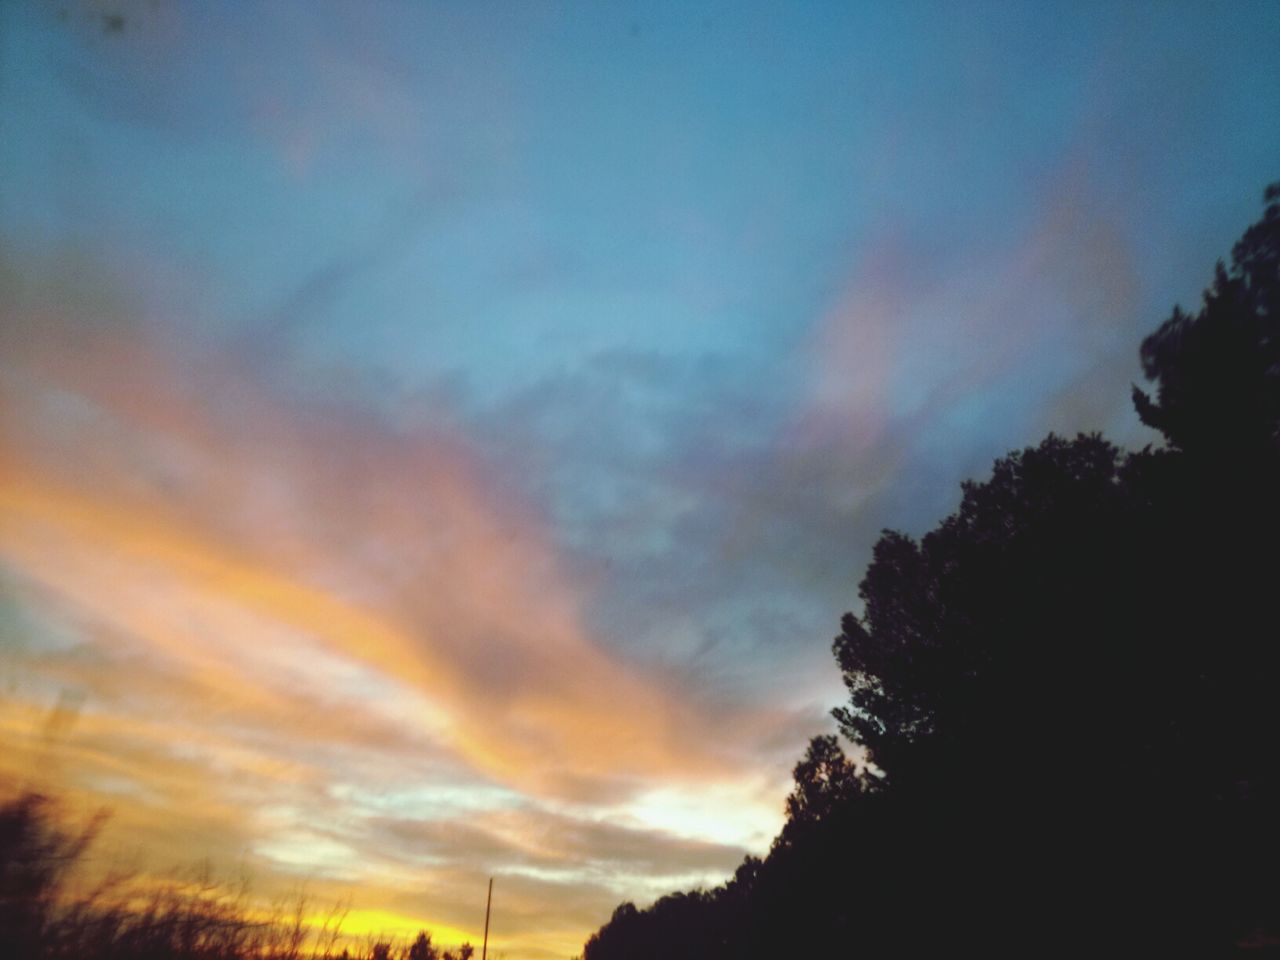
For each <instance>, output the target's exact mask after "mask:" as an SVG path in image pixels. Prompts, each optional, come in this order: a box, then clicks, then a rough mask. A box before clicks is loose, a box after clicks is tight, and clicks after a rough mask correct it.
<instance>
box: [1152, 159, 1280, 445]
mask: <svg viewBox="0 0 1280 960" xmlns="http://www.w3.org/2000/svg"><path fill="white" fill-rule="evenodd" d="M1265 202H1266V204H1267V206H1266V210H1265V212H1264V214H1263V218H1262V220H1260V221H1259V222H1258V223H1256V224H1254V225H1253V226H1252V227H1250V228H1249V229H1248V230H1247V231H1246V232H1245V234H1244V236H1243V237H1241V238H1240V241H1239V242H1238V243H1237V244H1236V245H1235V247H1234V249H1233V250H1232V252H1231V267H1230V269H1229V270H1228V269H1227V267H1226V266H1225V265H1224V264H1223V263H1222V262H1221V261H1219V263H1218V266H1217V269H1216V271H1215V274H1214V280H1213V285H1212V286H1211V287H1210V288H1209V289H1207V290H1206V291H1205V292H1204V298H1203V303H1202V305H1201V307H1200V310H1199V311H1198V312H1197V313H1196V314H1194V315H1192V314H1187V313H1184V312H1183V311H1182V310H1180V309H1179V308H1177V307H1175V308H1174V310H1173V314H1172V316H1170V317H1169V319H1168V320H1166V321H1165V322H1164V323H1163V324H1162V325H1161V326H1160V328H1159V329H1158V330H1156V331H1155V332H1154V333H1152V334H1151V335H1150V336H1149V337H1147V338H1146V339H1145V340H1144V341H1143V342H1142V351H1141V356H1142V367H1143V372H1144V373H1145V374H1146V376H1147V379H1148V380H1153V381H1155V383H1156V398H1155V399H1154V400H1153V399H1152V398H1151V397H1150V396H1148V395H1147V394H1146V393H1145V392H1144V391H1142V390H1140V389H1138V388H1137V387H1136V386H1135V387H1134V388H1133V400H1134V405H1135V406H1136V407H1137V410H1138V415H1139V416H1140V417H1141V418H1142V422H1143V423H1145V424H1147V425H1148V426H1151V427H1154V428H1155V429H1157V430H1159V431H1160V432H1161V433H1163V434H1164V435H1165V437H1166V439H1167V440H1168V441H1169V443H1170V444H1171V445H1172V446H1174V447H1176V448H1178V449H1181V450H1185V451H1188V452H1204V453H1206V454H1208V455H1211V456H1219V457H1221V456H1227V455H1238V454H1239V453H1241V452H1244V453H1246V454H1252V455H1257V454H1259V453H1261V452H1263V451H1270V452H1271V453H1272V454H1274V453H1275V451H1276V450H1277V448H1278V447H1280V183H1275V184H1272V185H1271V186H1270V187H1268V188H1267V190H1266V193H1265Z"/></svg>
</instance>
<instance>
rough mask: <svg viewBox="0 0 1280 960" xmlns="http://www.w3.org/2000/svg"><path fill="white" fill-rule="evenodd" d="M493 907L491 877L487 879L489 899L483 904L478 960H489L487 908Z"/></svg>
mask: <svg viewBox="0 0 1280 960" xmlns="http://www.w3.org/2000/svg"><path fill="white" fill-rule="evenodd" d="M491 906H493V877H490V878H489V899H488V900H486V901H485V902H484V946H482V947H481V948H480V960H489V908H490V907H491Z"/></svg>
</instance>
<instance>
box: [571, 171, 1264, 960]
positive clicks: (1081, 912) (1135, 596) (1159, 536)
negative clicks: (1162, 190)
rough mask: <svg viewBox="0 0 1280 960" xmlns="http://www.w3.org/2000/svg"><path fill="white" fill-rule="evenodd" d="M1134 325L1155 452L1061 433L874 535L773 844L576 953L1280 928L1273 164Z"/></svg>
mask: <svg viewBox="0 0 1280 960" xmlns="http://www.w3.org/2000/svg"><path fill="white" fill-rule="evenodd" d="M1266 201H1267V206H1266V211H1265V214H1264V216H1263V219H1262V220H1261V221H1260V222H1259V223H1257V224H1255V225H1254V226H1252V227H1251V228H1250V229H1249V230H1248V231H1247V232H1246V233H1245V234H1244V236H1243V238H1242V239H1241V240H1240V242H1239V243H1238V244H1237V245H1236V247H1235V249H1234V251H1233V253H1232V263H1231V266H1230V268H1227V267H1226V266H1224V265H1221V264H1220V265H1219V267H1218V269H1217V272H1216V276H1215V279H1214V281H1213V284H1212V286H1211V287H1210V288H1209V289H1208V290H1207V291H1206V292H1205V295H1204V302H1203V305H1202V307H1201V308H1200V310H1199V311H1198V312H1197V313H1195V314H1194V315H1193V314H1187V313H1184V312H1182V311H1181V310H1175V311H1174V313H1173V315H1172V316H1171V317H1170V318H1169V320H1168V321H1166V322H1165V323H1164V324H1163V325H1162V326H1161V327H1160V328H1159V329H1157V330H1156V331H1155V332H1154V333H1153V334H1152V335H1151V336H1149V337H1148V338H1147V339H1146V340H1145V341H1144V342H1143V344H1142V350H1141V358H1142V363H1143V369H1144V371H1145V373H1146V375H1147V377H1148V379H1149V380H1151V381H1152V382H1153V385H1154V391H1155V397H1154V399H1153V398H1152V397H1151V396H1149V395H1148V394H1147V393H1146V392H1144V391H1142V390H1139V389H1137V388H1135V389H1134V402H1135V405H1136V406H1137V409H1138V413H1139V415H1140V416H1141V417H1142V419H1143V421H1144V422H1146V423H1147V424H1149V425H1150V426H1152V427H1154V428H1156V429H1158V430H1160V431H1161V432H1162V433H1163V434H1164V437H1165V440H1166V443H1165V445H1164V446H1163V447H1162V448H1161V449H1150V448H1148V449H1146V450H1143V451H1140V452H1137V453H1125V452H1122V451H1121V450H1119V449H1117V448H1116V447H1114V446H1113V445H1111V444H1110V443H1108V442H1107V441H1105V440H1104V439H1102V438H1101V437H1099V436H1096V435H1093V436H1083V435H1082V436H1079V437H1076V438H1075V439H1074V440H1067V439H1063V438H1059V437H1055V436H1050V437H1049V438H1047V439H1046V440H1045V441H1044V442H1042V443H1041V444H1040V445H1039V446H1038V447H1035V448H1031V449H1027V450H1023V451H1021V452H1018V453H1013V454H1010V455H1009V456H1007V457H1005V458H1004V459H1002V460H999V461H998V462H997V463H996V464H995V466H994V469H993V471H992V475H991V477H990V478H989V479H988V480H986V481H985V482H982V483H973V482H970V483H967V484H965V485H964V488H963V496H962V499H961V503H960V507H959V509H958V510H957V511H956V513H954V514H953V515H952V516H950V517H948V518H946V519H945V520H944V521H943V522H942V523H941V524H939V525H938V527H937V528H936V529H934V530H933V531H932V532H930V533H929V534H928V535H926V536H925V537H924V538H923V539H921V540H920V541H918V542H917V541H915V540H913V539H911V538H909V537H906V536H903V535H902V534H899V533H894V532H885V533H884V535H883V536H882V537H881V539H880V541H879V542H878V543H877V544H876V547H875V551H874V556H873V560H872V563H871V565H870V567H869V568H868V570H867V572H866V576H865V577H864V579H863V580H862V583H861V587H860V590H859V595H860V597H861V599H862V601H863V612H862V615H861V616H855V615H854V614H846V615H845V617H844V619H843V623H842V630H841V633H840V636H839V637H837V638H836V640H835V644H834V652H835V656H836V659H837V661H838V663H839V665H840V669H841V671H842V673H843V676H844V680H845V684H846V686H847V687H848V690H849V700H848V702H847V704H846V705H845V706H843V707H841V708H839V709H838V710H836V711H835V716H836V719H837V721H838V722H839V725H840V729H841V732H842V733H843V734H844V735H845V737H847V738H848V739H849V740H850V741H851V742H852V743H853V744H855V745H856V746H857V747H858V748H860V753H861V754H862V755H864V756H865V758H866V762H865V763H859V764H856V765H855V764H854V763H853V762H851V761H850V760H849V759H847V758H846V756H845V755H844V753H843V751H842V750H841V747H840V745H839V742H838V740H837V738H835V737H818V738H815V739H814V740H813V741H812V742H811V743H810V745H809V750H808V753H807V754H806V756H805V758H804V759H803V760H802V761H801V762H800V763H799V765H797V767H796V769H795V789H794V792H793V793H792V795H791V797H790V799H789V800H788V802H787V823H786V825H785V827H784V828H783V831H782V833H781V834H780V835H779V836H778V838H777V839H776V840H775V841H774V844H773V847H772V849H771V850H770V852H769V854H768V856H767V857H766V858H765V859H764V860H757V859H754V858H748V859H747V860H746V861H745V862H744V863H743V864H742V866H741V867H740V868H739V870H738V872H737V874H736V875H735V877H734V878H733V879H732V880H731V881H729V882H728V883H726V884H724V885H723V886H721V887H717V888H716V889H714V890H710V891H699V892H695V893H685V894H675V895H672V896H668V897H664V898H662V899H661V900H659V901H658V902H657V903H656V904H654V905H653V906H652V907H650V908H649V909H647V910H643V911H641V910H637V909H636V908H635V907H634V906H632V905H631V904H624V905H622V906H621V907H619V908H618V910H617V911H616V912H615V913H614V915H613V918H612V919H611V920H610V921H609V923H607V924H606V925H605V926H604V927H603V928H601V930H600V931H599V932H598V933H596V934H595V935H594V936H593V937H592V938H591V940H590V941H589V942H588V943H587V945H586V950H585V958H586V960H641V958H644V960H649V958H657V957H664V958H684V957H688V958H693V957H698V958H703V960H705V958H753V957H778V956H850V957H856V956H936V955H942V954H951V953H960V952H963V953H966V954H968V953H976V955H1000V956H1007V955H1018V956H1037V955H1045V954H1052V955H1062V954H1067V955H1073V956H1093V955H1102V956H1168V955H1190V956H1217V955H1232V954H1234V953H1237V952H1241V951H1248V952H1249V953H1251V954H1254V955H1256V953H1257V951H1259V950H1263V951H1266V952H1270V950H1272V949H1275V947H1276V945H1277V944H1280V869H1277V866H1276V865H1277V864H1278V863H1280V816H1278V814H1280V739H1278V738H1277V733H1280V696H1277V690H1276V683H1277V680H1278V679H1280V674H1278V672H1277V665H1278V660H1277V652H1276V648H1277V644H1278V643H1280V631H1277V625H1276V602H1277V599H1278V598H1280V589H1278V588H1280V555H1278V554H1277V549H1278V548H1280V536H1277V535H1278V534H1280V497H1278V496H1277V494H1278V493H1280V185H1277V186H1273V187H1271V188H1270V189H1268V191H1267V193H1266Z"/></svg>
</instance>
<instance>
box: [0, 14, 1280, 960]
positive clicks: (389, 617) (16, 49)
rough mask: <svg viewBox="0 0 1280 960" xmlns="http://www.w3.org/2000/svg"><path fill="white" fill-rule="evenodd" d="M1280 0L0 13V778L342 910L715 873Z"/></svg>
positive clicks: (1094, 383) (147, 866)
mask: <svg viewBox="0 0 1280 960" xmlns="http://www.w3.org/2000/svg"><path fill="white" fill-rule="evenodd" d="M1277 50H1280V4H1277V3H1275V2H1264V3H1257V4H1250V3H1244V2H1240V3H1228V4H1208V3H1205V4H1177V3H1173V2H1152V3H1137V2H1134V3H1118V2H1105V3H1098V4H1088V3H1076V2H1062V3H1058V4H1052V5H1043V6H1041V5H1036V4H1033V3H1009V4H996V5H990V6H982V5H979V4H976V3H963V4H959V3H940V4H936V5H925V6H917V5H912V4H907V3H884V4H877V5H874V6H873V5H870V4H857V3H850V2H840V3H832V4H830V5H824V4H821V3H817V2H813V3H769V4H758V5H752V4H745V3H740V2H732V3H717V4H703V3H697V2H688V0H684V2H673V3H643V4H638V3H602V2H591V3H581V4H570V3H559V2H550V0H547V2H541V0H539V2H508V3H474V2H463V3H442V2H433V0H423V2H414V3H408V2H406V3H391V2H367V3H366V2H361V3H347V2H336V0H335V2H311V0H308V2H301V0H299V2H287V0H273V2H269V3H263V4H260V5H259V4H249V3H236V2H206V3H174V2H170V0H136V2H125V0H118V2H108V0H101V2H87V0H81V2H76V0H65V2H63V0H50V2H44V0H0V686H2V689H3V691H4V693H3V699H2V700H0V777H3V778H4V780H5V781H7V782H8V783H9V784H35V785H38V786H40V787H41V788H42V789H48V790H51V791H53V792H55V793H57V794H59V795H60V796H63V797H65V798H67V801H68V804H69V806H70V809H71V810H72V811H86V810H89V809H91V808H93V807H94V806H98V805H105V806H108V807H109V808H111V810H112V811H113V816H112V820H111V823H110V826H109V828H108V829H107V831H106V833H105V835H104V838H103V841H102V845H101V847H100V849H99V854H100V855H102V856H119V857H122V858H126V859H129V860H130V862H135V863H137V864H140V865H142V867H141V868H142V869H143V870H144V871H146V872H149V873H154V874H156V875H159V874H163V873H165V872H166V871H169V870H171V869H173V868H175V867H179V866H182V865H189V864H192V863H195V862H197V861H200V860H202V859H205V858H207V859H208V860H209V861H210V862H211V863H212V864H213V865H214V866H215V867H216V868H217V869H219V870H221V871H223V872H226V873H233V872H235V871H238V870H241V869H244V870H247V871H248V872H249V873H250V874H251V875H252V877H253V880H254V884H255V887H256V888H257V889H258V890H259V891H261V892H263V894H264V895H275V894H277V893H280V892H283V891H288V890H290V889H294V888H296V886H297V885H298V883H299V882H301V881H304V880H305V882H306V889H307V890H308V892H309V893H310V894H311V896H312V897H313V899H314V900H315V901H316V902H317V903H319V904H323V903H325V902H328V901H332V900H333V899H334V898H337V897H342V896H349V897H350V900H351V903H352V913H351V916H350V919H349V921H348V928H349V929H350V930H352V931H355V932H363V931H366V930H382V929H385V930H388V931H391V932H401V933H402V932H406V931H407V930H410V929H416V928H417V927H418V926H427V927H429V928H431V929H432V930H434V931H435V932H436V935H437V939H438V940H441V941H443V942H444V943H446V944H453V943H456V942H459V941H461V940H463V939H468V938H469V939H471V940H472V941H473V942H476V943H478V942H479V939H480V935H481V928H482V925H483V920H484V895H485V884H486V882H487V878H488V877H490V876H493V877H495V878H496V879H495V908H494V925H493V938H492V942H491V947H494V948H496V951H497V952H498V953H503V954H505V955H506V956H507V957H509V958H510V960H542V958H551V957H557V958H562V960H563V958H567V957H569V956H571V955H572V954H575V953H577V952H579V951H580V949H581V945H582V943H583V940H584V939H585V938H586V936H587V935H588V934H589V933H590V932H591V931H592V930H593V929H595V928H596V927H597V926H599V925H600V924H601V923H602V922H604V921H605V920H607V919H608V917H609V915H610V913H611V912H612V910H613V908H614V907H615V906H616V905H617V904H618V903H619V902H620V901H622V900H626V899H632V900H635V901H637V902H640V903H643V902H648V901H650V900H652V899H653V898H655V897H657V896H659V895H660V894H662V893H664V892H667V891H669V890H672V889H676V888H682V887H683V888H687V887H690V886H694V885H697V884H699V883H708V884H709V883H714V882H718V881H719V880H720V879H723V878H724V877H725V876H726V875H727V874H728V873H729V872H731V871H732V869H733V867H734V866H736V864H737V863H738V862H739V861H740V859H741V858H742V856H743V855H744V853H746V852H754V853H757V854H758V853H762V852H763V851H764V850H765V849H767V847H768V844H769V841H770V839H771V838H772V836H773V835H774V833H775V832H776V830H777V828H778V827H779V825H780V824H781V821H782V811H783V802H784V798H785V796H786V793H787V791H788V785H789V780H790V770H791V767H792V766H793V764H794V763H795V761H796V760H797V758H798V757H799V755H800V754H801V752H802V751H803V748H804V744H805V742H806V741H807V739H808V738H809V737H810V736H812V735H814V734H816V733H823V732H828V731H829V730H830V729H831V728H832V726H833V725H832V724H831V722H830V721H829V720H828V718H827V711H828V710H829V709H830V708H831V707H832V706H834V705H836V704H837V703H839V702H840V700H841V686H840V682H839V676H838V673H837V671H836V668H835V665H834V662H833V661H832V658H831V653H830V641H831V638H832V637H833V636H834V635H835V633H836V632H837V630H838V621H839V617H840V614H841V613H842V612H843V611H845V610H849V609H856V603H857V597H856V585H857V582H858V580H859V578H860V576H861V573H862V569H863V567H864V565H865V563H866V561H867V559H868V557H869V553H870V547H871V544H872V543H873V542H874V540H875V537H876V535H877V533H878V531H879V530H880V529H881V528H883V527H896V528H900V529H905V530H907V531H909V532H913V533H920V532H922V531H924V530H926V529H928V528H929V527H930V526H932V525H933V524H934V523H935V522H936V521H937V520H938V519H940V518H941V517H942V516H943V515H944V514H945V513H946V512H948V511H949V510H950V509H951V508H952V507H953V506H954V504H955V503H956V502H957V498H958V488H957V484H958V482H959V481H960V480H962V479H963V478H965V477H968V476H975V475H981V474H982V473H983V472H984V471H985V470H986V468H987V467H988V466H989V464H990V461H991V459H992V458H993V457H995V456H997V455H999V454H1001V453H1003V452H1004V451H1006V450H1008V449H1010V448H1013V447H1017V446H1020V445H1025V444H1028V443H1032V442H1036V441H1038V440H1039V439H1040V438H1041V437H1042V436H1043V435H1044V434H1045V433H1046V432H1048V431H1050V430H1056V431H1059V432H1070V433H1074V432H1075V431H1078V430H1105V431H1106V432H1107V433H1108V434H1109V435H1110V436H1111V437H1113V438H1114V439H1117V440H1119V441H1121V442H1124V443H1128V444H1132V445H1142V444H1145V443H1148V442H1151V441H1152V439H1153V438H1152V436H1151V435H1149V434H1147V433H1146V432H1144V431H1143V430H1142V429H1141V428H1140V427H1139V426H1138V424H1137V422H1136V419H1135V417H1134V416H1133V414H1132V413H1131V411H1130V409H1129V400H1128V393H1129V384H1130V383H1131V382H1132V381H1134V380H1137V379H1138V378H1139V377H1140V370H1139V368H1138V363H1137V347H1138V343H1139V342H1140V340H1141V338H1142V336H1143V335H1144V334H1145V333H1146V332H1148V331H1149V330H1151V329H1153V328H1154V327H1155V326H1156V325H1157V324H1158V323H1159V322H1160V321H1161V320H1162V319H1163V318H1164V317H1165V316H1166V315H1167V313H1168V311H1169V308H1170V307H1171V306H1172V305H1173V304H1174V303H1175V302H1177V301H1181V302H1183V303H1184V304H1189V305H1190V304H1193V303H1194V301H1195V299H1196V297H1197V296H1198V293H1199V290H1200V288H1201V287H1202V286H1203V285H1204V284H1205V283H1206V282H1207V280H1208V278H1209V276H1210V274H1211V270H1212V266H1213V262H1214V260H1215V259H1217V258H1218V257H1221V256H1225V255H1226V254H1228V253H1229V251H1230V247H1231V244H1232V242H1233V241H1234V240H1235V239H1236V238H1237V237H1238V236H1239V234H1240V233H1241V231H1242V230H1243V228H1244V227H1245V226H1247V225H1248V224H1249V223H1250V222H1252V221H1253V220H1254V219H1255V218H1256V216H1257V214H1258V212H1259V211H1260V199H1261V193H1262V190H1263V187H1264V186H1265V185H1266V183H1268V182H1269V181H1271V180H1275V179H1278V178H1280V122H1277V120H1278V118H1280V63H1278V62H1277V57H1276V51H1277Z"/></svg>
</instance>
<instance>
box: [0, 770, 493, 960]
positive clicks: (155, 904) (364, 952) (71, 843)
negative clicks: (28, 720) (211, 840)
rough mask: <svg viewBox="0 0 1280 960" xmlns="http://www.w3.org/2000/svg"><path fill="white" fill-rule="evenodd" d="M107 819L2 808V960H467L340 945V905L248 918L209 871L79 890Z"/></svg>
mask: <svg viewBox="0 0 1280 960" xmlns="http://www.w3.org/2000/svg"><path fill="white" fill-rule="evenodd" d="M104 819H105V815H102V814H100V815H98V816H96V817H94V818H93V819H91V820H90V821H89V823H88V824H87V825H85V826H83V827H80V828H70V827H68V826H67V825H65V824H64V823H63V822H62V821H61V820H60V818H59V816H58V812H57V809H56V806H55V804H54V803H53V801H52V800H50V799H49V798H48V797H46V796H43V795H41V794H38V793H34V792H30V791H25V792H20V793H18V794H16V795H15V796H13V797H12V798H11V799H9V800H8V801H6V802H3V803H0V958H5V960H8V958H14V960H302V958H303V957H318V958H325V960H338V958H341V960H469V958H470V957H471V954H472V950H471V947H470V945H468V944H464V945H463V946H462V947H461V948H460V950H459V951H458V952H457V953H456V954H451V953H445V954H443V955H441V953H440V952H439V951H438V950H437V948H436V947H435V946H434V945H433V944H432V943H431V936H430V934H428V933H426V932H425V931H423V932H422V933H420V934H419V935H418V939H417V940H415V941H414V942H413V943H412V944H410V945H403V944H400V943H397V942H395V941H394V940H388V939H381V940H376V941H374V940H366V942H365V943H363V944H361V945H358V946H356V947H355V948H354V949H353V948H352V947H347V946H344V947H342V949H341V951H339V949H338V948H339V945H340V943H341V941H342V940H343V939H344V938H343V936H342V932H341V924H342V918H343V916H345V911H344V910H343V909H342V907H341V905H339V906H338V907H336V908H335V909H334V910H333V911H331V912H330V914H329V916H328V917H327V918H326V919H325V921H324V922H323V923H322V924H321V925H320V926H319V927H318V928H314V929H313V928H311V927H308V925H307V924H306V922H305V918H306V916H307V901H306V899H305V898H304V897H302V896H299V897H298V898H297V899H296V900H294V901H293V902H292V903H291V904H289V905H280V906H277V908H276V909H275V910H274V911H272V912H269V913H268V915H267V917H266V919H252V918H253V917H254V916H255V913H257V911H255V910H254V909H253V907H254V905H253V904H252V903H251V901H250V899H249V895H248V894H249V891H248V887H247V884H244V883H241V884H238V885H230V884H225V883H220V882H218V881H216V880H215V879H213V878H212V877H211V876H210V875H209V873H208V871H207V870H206V871H202V872H198V873H195V874H194V875H192V876H190V877H188V878H186V879H180V880H173V881H170V882H167V883H164V884H161V885H159V886H155V885H151V886H146V885H143V884H142V883H141V881H139V880H138V879H137V878H131V877H129V876H127V875H122V874H119V873H107V874H106V875H105V876H103V877H100V878H98V879H96V880H94V881H92V882H90V883H89V885H88V886H84V885H83V884H80V883H77V882H76V880H77V879H79V878H77V876H76V874H77V868H78V867H79V866H81V864H82V861H83V858H84V854H85V852H86V851H87V850H88V848H89V846H90V845H91V844H92V843H93V841H94V839H95V837H96V836H97V834H98V831H99V829H100V827H101V826H102V823H103V821H104Z"/></svg>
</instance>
